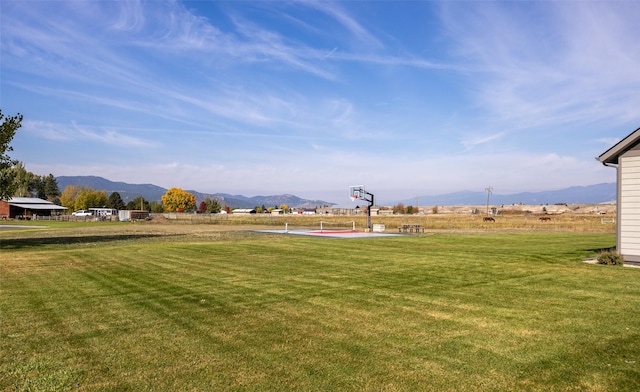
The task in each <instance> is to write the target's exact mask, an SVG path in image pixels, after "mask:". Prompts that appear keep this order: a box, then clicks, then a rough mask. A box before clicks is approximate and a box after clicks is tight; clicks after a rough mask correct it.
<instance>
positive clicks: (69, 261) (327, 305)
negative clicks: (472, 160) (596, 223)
mask: <svg viewBox="0 0 640 392" xmlns="http://www.w3.org/2000/svg"><path fill="white" fill-rule="evenodd" d="M31 224H41V223H40V222H36V223H31ZM45 225H46V226H48V228H47V229H30V230H17V231H6V232H5V231H3V232H0V259H1V262H0V263H1V264H0V282H1V284H0V311H1V314H0V318H1V332H0V333H1V335H0V353H2V355H0V390H5V391H13V390H20V391H22V390H33V391H45V390H49V391H53V390H55V391H61V390H80V391H92V390H114V391H115V390H118V391H122V390H161V391H165V390H181V391H184V390H189V391H192V390H207V391H208V390H238V391H283V390H299V391H302V390H304V391H316V390H339V391H410V390H416V391H417V390H434V391H465V390H466V391H478V390H493V391H505V390H512V391H515V390H518V391H551V390H553V391H557V390H579V391H636V390H640V312H639V309H640V284H639V283H640V269H636V268H622V267H612V266H601V265H592V264H586V263H583V262H582V261H581V260H582V258H584V257H592V256H594V255H595V254H596V252H597V251H598V250H600V249H604V248H610V247H612V246H614V245H615V234H612V233H611V232H592V231H593V230H575V231H562V230H559V229H558V228H557V227H555V228H553V227H549V228H547V229H546V230H547V231H544V230H543V229H537V228H536V229H535V230H532V231H530V232H526V233H525V232H522V233H521V232H512V230H508V229H505V230H504V231H500V230H498V229H493V230H492V231H490V232H486V233H476V232H473V233H459V232H452V231H446V230H442V231H433V232H431V233H429V234H428V235H421V236H406V237H390V238H379V239H329V238H312V237H299V236H286V235H270V234H261V233H253V232H248V231H244V230H240V229H246V228H247V227H243V226H232V225H212V224H208V225H207V224H187V225H185V224H175V223H161V224H158V223H140V224H122V223H105V222H91V223H69V222H65V223H60V222H47V223H46V224H45ZM474 230H475V228H474Z"/></svg>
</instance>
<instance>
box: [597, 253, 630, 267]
mask: <svg viewBox="0 0 640 392" xmlns="http://www.w3.org/2000/svg"><path fill="white" fill-rule="evenodd" d="M597 260H598V264H606V265H622V264H624V258H623V257H622V255H620V254H619V253H617V252H614V251H612V250H607V251H604V252H600V254H598V257H597Z"/></svg>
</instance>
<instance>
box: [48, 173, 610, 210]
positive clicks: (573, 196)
mask: <svg viewBox="0 0 640 392" xmlns="http://www.w3.org/2000/svg"><path fill="white" fill-rule="evenodd" d="M56 180H57V182H58V187H59V188H60V190H63V189H64V188H65V187H66V186H68V185H76V186H84V187H87V188H91V189H96V190H104V191H106V192H107V195H109V194H110V193H112V192H118V193H119V194H120V197H121V198H122V200H123V201H124V202H125V203H127V202H129V201H131V200H133V199H135V198H136V197H138V196H142V197H144V198H145V200H148V201H160V200H161V198H162V195H164V194H165V193H166V192H167V189H165V188H162V187H159V186H157V185H153V184H128V183H125V182H114V181H110V180H107V179H105V178H102V177H97V176H60V177H56ZM185 190H186V189H185ZM186 191H187V192H189V193H191V194H193V195H194V196H195V197H196V198H197V199H198V202H200V201H202V200H204V199H205V198H207V197H211V198H216V199H218V201H219V202H220V203H221V204H226V205H227V206H229V207H233V208H253V207H256V206H266V207H271V206H280V205H282V204H286V205H288V206H289V207H301V208H314V207H320V206H329V205H334V204H336V203H333V202H327V201H323V200H308V199H302V198H300V197H297V196H295V195H290V194H283V195H270V196H253V197H246V196H242V195H231V194H227V193H214V194H209V193H202V192H198V191H194V190H186ZM487 196H488V194H487V192H474V191H462V192H454V193H447V194H442V195H435V196H417V197H416V198H411V199H405V200H396V201H386V202H382V203H378V204H381V205H396V204H398V203H403V204H405V205H416V202H417V203H418V204H419V205H421V206H431V205H433V206H436V205H440V206H464V205H485V204H487ZM615 200H616V184H615V183H603V184H596V185H588V186H573V187H569V188H564V189H559V190H552V191H542V192H522V193H514V194H496V193H492V194H491V195H490V199H489V201H490V203H491V204H493V205H509V204H534V205H540V204H560V203H567V204H598V203H607V202H614V201H615ZM343 204H344V203H343Z"/></svg>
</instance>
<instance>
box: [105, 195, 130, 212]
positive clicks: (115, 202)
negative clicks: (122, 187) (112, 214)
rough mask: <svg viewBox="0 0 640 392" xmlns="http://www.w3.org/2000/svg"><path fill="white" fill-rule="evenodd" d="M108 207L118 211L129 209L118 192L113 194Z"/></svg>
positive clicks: (110, 196)
mask: <svg viewBox="0 0 640 392" xmlns="http://www.w3.org/2000/svg"><path fill="white" fill-rule="evenodd" d="M107 206H108V207H109V208H115V209H116V210H124V209H125V208H126V207H127V206H126V205H125V204H124V201H122V197H120V193H118V192H111V194H110V195H109V200H107Z"/></svg>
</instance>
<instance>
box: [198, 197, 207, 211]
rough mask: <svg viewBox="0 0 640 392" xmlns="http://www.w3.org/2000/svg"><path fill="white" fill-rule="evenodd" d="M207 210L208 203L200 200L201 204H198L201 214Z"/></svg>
mask: <svg viewBox="0 0 640 392" xmlns="http://www.w3.org/2000/svg"><path fill="white" fill-rule="evenodd" d="M206 211H207V203H205V202H204V200H203V201H201V202H200V205H199V206H198V212H199V213H201V214H204V213H205V212H206Z"/></svg>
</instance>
